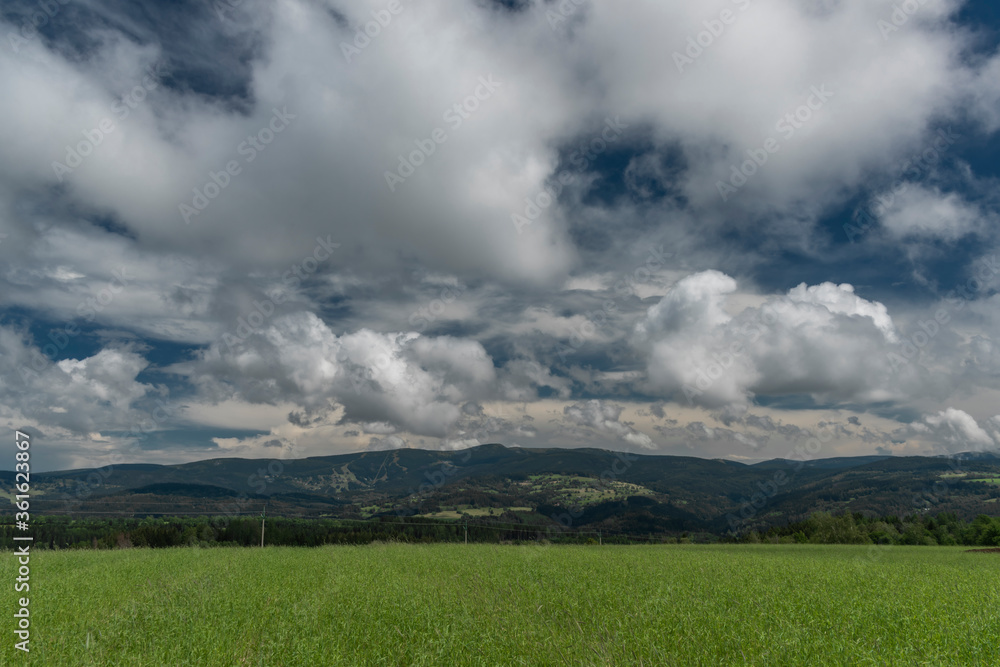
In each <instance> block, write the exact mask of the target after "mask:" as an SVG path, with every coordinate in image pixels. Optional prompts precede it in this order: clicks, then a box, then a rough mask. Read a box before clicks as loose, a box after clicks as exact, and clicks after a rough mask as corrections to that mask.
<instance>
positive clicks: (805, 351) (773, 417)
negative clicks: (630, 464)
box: [0, 0, 1000, 470]
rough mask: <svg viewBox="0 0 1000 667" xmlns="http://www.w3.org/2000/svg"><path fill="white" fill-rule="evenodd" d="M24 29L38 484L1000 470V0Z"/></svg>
mask: <svg viewBox="0 0 1000 667" xmlns="http://www.w3.org/2000/svg"><path fill="white" fill-rule="evenodd" d="M0 35H2V37H3V39H2V43H0V86H2V88H3V91H4V94H3V95H2V96H0V146H2V147H3V148H2V150H0V281H2V286H0V423H4V424H5V425H6V428H7V429H8V431H9V433H10V439H11V440H13V437H14V433H13V431H14V430H15V429H21V430H26V431H28V432H30V433H31V434H32V435H33V436H34V440H33V444H32V448H33V449H32V452H33V461H34V463H35V467H36V469H37V470H46V469H48V470H53V469H66V468H75V467H84V466H102V465H110V464H112V463H117V462H124V461H128V462H140V461H141V462H155V463H180V462H186V461H192V460H200V459H208V458H215V457H234V456H235V457H245V458H293V457H294V458H299V457H305V456H318V455H328V454H340V453H348V452H358V451H365V450H385V449H394V448H399V447H418V448H424V449H440V450H455V449H461V448H466V447H470V446H475V445H477V444H484V443H502V444H505V445H508V446H519V447H600V448H603V449H612V450H623V451H629V452H635V453H643V454H671V455H684V456H699V457H708V458H726V459H730V460H733V461H742V462H753V461H758V460H763V459H770V458H777V457H783V458H793V457H800V458H802V457H812V458H827V457H835V456H854V455H871V454H880V455H896V456H906V455H928V454H931V455H943V454H949V453H956V452H963V451H986V450H992V449H996V448H997V447H998V446H1000V400H998V399H1000V295H998V292H997V287H998V285H1000V258H998V256H997V255H998V250H1000V228H998V224H997V223H998V217H1000V190H998V187H997V185H998V178H1000V158H998V155H1000V150H998V149H1000V135H998V130H1000V52H998V44H1000V9H998V8H997V7H996V5H995V3H990V2H986V1H985V0H982V1H977V2H971V1H970V2H962V1H960V0H919V1H918V0H903V1H902V2H889V1H884V0H794V1H793V0H705V1H702V2H698V3H693V2H680V1H665V0H656V1H653V0H648V1H647V0H634V1H631V2H626V3H622V2H617V3H612V2H603V1H598V0H562V1H561V2H544V1H543V0H505V1H501V0H448V1H444V0H437V1H435V0H427V1H424V2H414V1H412V0H371V1H368V0H355V1H353V2H340V1H334V0H276V1H273V2H272V1H268V2H264V1H258V0H216V1H214V2H165V1H158V2H153V1H147V2H138V3H136V2H126V1H125V0H120V1H119V0H101V1H97V0H27V1H22V0H14V1H11V2H4V4H3V7H2V9H0ZM13 464H14V461H13V457H11V458H10V460H9V461H0V468H4V469H13Z"/></svg>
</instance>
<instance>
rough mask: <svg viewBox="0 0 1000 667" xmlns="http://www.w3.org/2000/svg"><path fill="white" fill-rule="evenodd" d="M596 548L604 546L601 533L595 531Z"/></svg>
mask: <svg viewBox="0 0 1000 667" xmlns="http://www.w3.org/2000/svg"><path fill="white" fill-rule="evenodd" d="M597 546H599V547H603V546H604V540H603V539H601V531H597Z"/></svg>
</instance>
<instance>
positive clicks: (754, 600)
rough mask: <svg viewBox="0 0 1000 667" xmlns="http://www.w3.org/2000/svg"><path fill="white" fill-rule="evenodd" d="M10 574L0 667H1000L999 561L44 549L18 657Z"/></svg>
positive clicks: (634, 552) (893, 554)
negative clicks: (27, 636)
mask: <svg viewBox="0 0 1000 667" xmlns="http://www.w3.org/2000/svg"><path fill="white" fill-rule="evenodd" d="M0 557H2V559H0V577H2V578H3V581H4V583H3V586H2V588H3V591H4V592H3V594H2V604H3V609H5V610H7V613H4V614H3V617H4V621H2V623H5V624H6V627H4V628H3V633H2V635H0V636H3V637H4V643H3V646H2V648H0V663H2V664H5V665H15V664H30V665H46V666H53V665H155V666H157V667H161V666H163V665H171V666H175V665H212V666H215V665H483V666H487V665H488V666H491V667H492V666H494V665H658V666H659V665H719V664H726V665H728V664H732V665H748V664H749V665H885V664H896V665H996V664H1000V585H998V582H1000V554H997V553H968V552H966V551H965V549H963V548H954V547H888V548H875V547H850V546H813V545H782V546H776V545H717V546H701V545H670V546H603V547H597V546H498V545H480V544H473V545H461V544H431V545H402V544H375V545H369V546H358V547H323V548H314V549H306V548H290V547H287V548H286V547H267V548H264V549H242V548H217V549H198V548H183V549H181V548H178V549H160V550H149V549H126V550H116V551H89V550H88V551H48V552H37V553H34V554H32V557H31V582H30V583H31V591H30V593H29V594H28V596H29V597H30V610H31V629H32V635H31V642H30V646H31V652H30V654H27V655H25V654H24V653H22V652H20V651H15V649H14V648H13V644H14V641H15V640H14V635H13V632H12V630H13V627H14V619H13V618H12V615H13V611H14V610H15V608H16V607H15V604H16V602H15V601H16V599H17V598H19V597H21V596H23V595H24V594H18V593H15V592H14V591H13V581H14V578H15V576H16V574H15V572H16V567H17V564H16V559H15V558H14V556H13V555H12V554H11V553H10V552H6V553H0ZM8 582H10V583H8Z"/></svg>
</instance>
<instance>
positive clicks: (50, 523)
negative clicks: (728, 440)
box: [0, 512, 1000, 549]
mask: <svg viewBox="0 0 1000 667" xmlns="http://www.w3.org/2000/svg"><path fill="white" fill-rule="evenodd" d="M644 532H645V531H644ZM655 532H657V534H655V535H654V534H651V533H649V534H644V535H630V534H624V533H622V532H619V531H605V532H603V533H600V532H598V531H593V530H566V529H563V528H561V527H559V526H540V525H532V524H521V525H517V524H512V523H502V524H501V523H496V522H493V521H491V520H490V519H486V518H477V519H471V518H470V519H469V520H468V521H459V522H456V521H446V520H439V521H435V520H430V519H425V518H421V519H403V518H399V517H388V516H386V517H380V518H377V519H372V520H369V521H352V520H343V519H299V518H283V517H268V519H267V521H266V529H265V532H264V542H265V544H268V545H282V546H306V547H311V546H320V545H324V544H370V543H372V542H377V541H397V542H414V543H429V542H462V541H466V540H468V541H469V542H492V543H500V542H538V541H547V542H558V543H583V544H588V543H604V544H632V543H649V542H650V541H653V542H657V541H658V542H678V541H681V542H686V541H689V540H694V541H700V542H703V541H714V540H717V539H718V538H717V537H713V536H711V535H707V534H699V535H693V534H692V535H690V536H689V534H688V533H686V532H677V533H666V532H663V531H655ZM24 534H25V533H24V532H23V531H20V530H18V529H17V528H16V526H15V524H14V523H13V521H11V517H9V516H8V517H0V539H2V544H4V545H11V544H14V542H13V540H12V538H13V537H14V536H15V535H24ZM30 535H31V536H32V537H33V538H34V542H33V544H34V546H35V548H36V549H115V548H129V547H152V548H160V547H176V546H195V545H199V546H255V545H259V544H260V540H261V521H260V518H252V517H204V516H201V517H171V518H142V519H134V518H129V519H123V518H119V519H98V518H90V519H73V518H70V517H45V518H36V519H35V520H33V521H32V523H31V530H30ZM730 539H733V538H730ZM734 541H738V542H750V543H755V542H778V543H812V544H899V545H966V546H985V547H1000V517H990V516H987V515H985V514H983V515H980V516H978V517H976V518H975V519H974V520H973V521H963V520H962V519H959V518H958V517H957V516H956V515H955V514H953V513H941V514H938V515H936V516H933V517H931V516H928V515H924V514H913V515H909V516H905V517H903V518H900V517H895V516H890V517H881V518H873V517H869V516H865V515H863V514H860V513H854V514H852V513H849V512H848V513H844V514H840V515H833V514H830V513H827V512H817V513H815V514H812V515H811V516H810V517H809V518H808V519H806V520H804V521H797V522H793V523H789V524H787V525H784V526H773V527H771V528H770V529H768V530H767V531H766V532H763V533H761V532H757V531H750V532H748V533H746V534H745V535H742V536H740V537H737V538H735V539H734Z"/></svg>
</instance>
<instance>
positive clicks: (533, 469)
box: [0, 444, 1000, 534]
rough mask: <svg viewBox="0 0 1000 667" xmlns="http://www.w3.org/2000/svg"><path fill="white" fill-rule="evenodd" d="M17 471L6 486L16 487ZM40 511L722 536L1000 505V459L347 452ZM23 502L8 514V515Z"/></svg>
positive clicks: (259, 464) (78, 493) (96, 489)
mask: <svg viewBox="0 0 1000 667" xmlns="http://www.w3.org/2000/svg"><path fill="white" fill-rule="evenodd" d="M13 483H14V474H13V473H12V472H3V473H0V489H2V491H3V493H5V494H6V495H7V496H8V497H11V499H12V494H13V492H14V488H13ZM31 491H32V510H33V514H35V515H56V514H72V515H78V516H81V517H88V518H93V517H98V516H119V517H131V516H136V517H141V516H156V515H159V516H170V515H175V514H192V515H212V514H219V515H240V514H252V513H259V512H260V511H261V509H262V508H263V507H264V505H265V504H266V505H267V507H268V512H269V513H272V514H275V515H277V516H289V517H302V516H309V517H328V518H354V519H362V518H371V517H378V516H385V515H393V516H423V517H434V518H445V519H449V518H450V519H457V518H472V519H476V520H480V521H487V520H493V521H501V520H502V521H505V522H526V523H546V522H548V523H553V522H555V523H561V524H564V525H572V526H573V527H574V528H585V527H604V528H605V529H608V530H614V529H620V530H627V531H629V532H637V533H671V532H681V531H684V532H688V531H703V532H713V533H717V534H721V533H725V532H730V531H734V530H735V531H740V532H745V531H747V530H750V529H763V528H766V527H768V526H771V525H785V524H788V523H790V522H792V521H797V520H802V519H804V518H806V517H808V515H810V514H811V513H813V512H817V511H830V512H834V513H838V512H844V511H849V512H860V513H864V514H867V515H871V516H892V515H898V516H905V515H909V514H914V513H926V512H931V513H935V514H936V513H938V512H952V513H954V514H955V515H956V516H958V517H961V518H964V519H971V518H974V517H975V516H976V515H979V514H990V515H997V514H1000V504H998V502H1000V501H998V499H1000V457H998V456H996V455H993V454H968V455H965V456H960V457H947V458H946V457H881V456H866V457H856V458H833V459H816V460H811V461H787V460H780V459H779V460H771V461H765V462H762V463H757V464H753V465H747V464H743V463H737V462H733V461H725V460H710V459H701V458H695V457H678V456H648V455H634V454H626V453H620V452H612V451H605V450H598V449H524V448H508V447H504V446H502V445H497V444H493V445H483V446H480V447H475V448H472V449H468V450H462V451H457V452H441V451H427V450H419V449H401V450H393V451H378V452H363V453H357V454H346V455H339V456H323V457H312V458H306V459H296V460H280V459H273V460H268V459H262V460H249V459H234V458H226V459H212V460H207V461H198V462H194V463H185V464H180V465H170V466H163V465H151V464H127V465H117V466H113V467H106V468H97V469H86V470H70V471H62V472H52V473H42V474H33V475H32V477H31ZM12 509H13V506H12V505H11V506H10V507H9V508H8V509H6V510H5V512H4V513H10V512H11V511H12Z"/></svg>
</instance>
